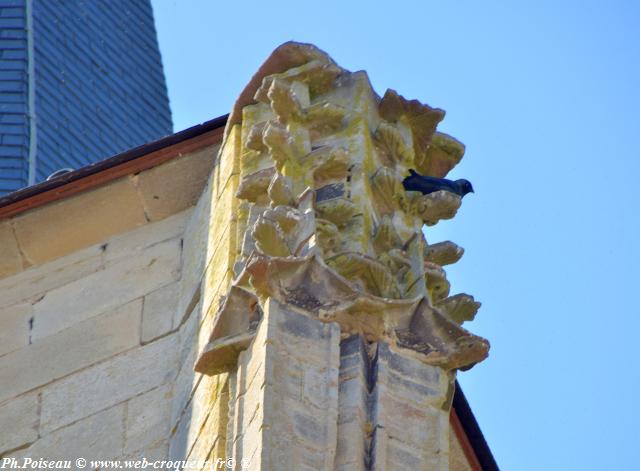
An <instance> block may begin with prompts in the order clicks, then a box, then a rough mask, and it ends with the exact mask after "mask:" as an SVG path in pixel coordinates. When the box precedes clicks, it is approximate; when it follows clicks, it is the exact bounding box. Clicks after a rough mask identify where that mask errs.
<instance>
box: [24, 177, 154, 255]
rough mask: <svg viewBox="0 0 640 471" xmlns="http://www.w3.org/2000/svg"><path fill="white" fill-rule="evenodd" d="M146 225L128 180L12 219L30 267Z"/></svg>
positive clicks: (134, 192) (142, 212)
mask: <svg viewBox="0 0 640 471" xmlns="http://www.w3.org/2000/svg"><path fill="white" fill-rule="evenodd" d="M146 222H147V219H146V218H145V215H144V208H143V206H142V202H141V201H140V197H139V196H138V193H137V190H136V188H135V187H134V185H133V182H132V181H131V179H130V178H129V177H125V178H120V179H118V180H116V181H115V182H113V183H109V184H107V185H104V186H101V187H99V188H97V189H95V190H91V191H86V192H84V193H80V194H77V195H74V196H70V197H68V198H65V199H63V200H60V201H58V202H54V203H51V204H48V205H46V206H43V207H41V208H37V209H34V210H32V211H27V212H26V213H22V214H20V215H18V216H16V217H15V218H13V224H14V227H15V233H16V237H17V239H18V243H19V244H20V248H21V249H22V252H23V254H24V255H25V257H26V259H27V260H28V261H29V263H31V264H39V263H43V262H46V261H49V260H53V259H55V258H58V257H61V256H63V255H65V254H68V253H70V252H73V251H75V250H78V249H81V248H84V247H88V246H90V245H94V244H97V243H99V242H101V241H103V240H106V239H108V238H109V237H110V236H112V235H115V234H119V233H121V232H125V231H127V230H129V229H132V228H134V227H137V226H140V225H142V224H146ZM78 228H82V230H78Z"/></svg>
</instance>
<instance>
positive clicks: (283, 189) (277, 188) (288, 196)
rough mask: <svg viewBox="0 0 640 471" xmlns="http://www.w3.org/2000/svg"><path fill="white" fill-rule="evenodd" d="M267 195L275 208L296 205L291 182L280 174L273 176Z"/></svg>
mask: <svg viewBox="0 0 640 471" xmlns="http://www.w3.org/2000/svg"><path fill="white" fill-rule="evenodd" d="M267 193H268V194H269V199H270V200H271V204H272V205H273V206H278V205H285V206H293V204H294V198H293V189H292V185H291V180H290V179H289V178H287V177H285V176H284V175H282V174H280V173H277V172H276V173H275V175H273V178H272V179H271V182H270V183H269V187H268V188H267Z"/></svg>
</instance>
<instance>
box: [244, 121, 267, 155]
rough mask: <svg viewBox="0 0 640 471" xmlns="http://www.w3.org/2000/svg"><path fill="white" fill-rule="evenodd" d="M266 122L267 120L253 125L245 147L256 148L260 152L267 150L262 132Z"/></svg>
mask: <svg viewBox="0 0 640 471" xmlns="http://www.w3.org/2000/svg"><path fill="white" fill-rule="evenodd" d="M266 124H267V123H266V122H262V123H257V124H254V125H253V126H251V129H250V130H249V133H248V134H247V139H246V142H245V147H246V148H247V149H251V150H255V151H258V152H262V151H263V150H265V145H264V142H262V133H263V131H264V127H265V125H266Z"/></svg>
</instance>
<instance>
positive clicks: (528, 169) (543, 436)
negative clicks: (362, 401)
mask: <svg viewBox="0 0 640 471" xmlns="http://www.w3.org/2000/svg"><path fill="white" fill-rule="evenodd" d="M153 5H154V9H155V15H156V24H157V28H158V34H159V40H160V48H161V52H162V54H163V60H164V64H165V70H166V76H167V81H168V86H169V96H170V99H171V106H172V109H173V119H174V123H175V130H176V131H178V130H181V129H184V128H187V127H189V126H192V125H194V124H197V123H200V122H202V121H206V120H209V119H211V118H214V117H216V116H219V115H222V114H225V113H227V112H228V111H229V110H230V109H231V106H232V104H233V102H234V100H235V98H236V96H237V94H238V93H239V92H240V90H241V89H242V87H243V86H244V85H245V83H246V82H247V81H248V80H249V78H250V77H251V75H252V74H253V72H254V71H255V70H256V69H257V68H258V66H259V65H260V64H261V63H262V62H263V61H264V59H265V58H266V57H267V56H268V55H269V53H270V52H271V50H273V49H274V48H275V47H277V46H278V45H279V44H280V43H282V42H284V41H287V40H291V39H293V40H297V41H303V42H312V43H314V44H316V45H317V46H319V47H320V48H322V49H324V50H325V51H327V52H328V53H329V54H330V55H331V56H332V57H333V58H334V59H335V60H336V61H337V62H338V63H339V64H340V65H342V66H343V67H345V68H347V69H349V70H358V69H365V70H367V71H368V73H369V76H370V78H371V81H372V83H373V85H374V87H375V88H376V90H377V91H378V93H379V94H382V93H384V91H385V89H387V88H393V89H396V90H397V91H398V92H399V93H401V94H402V95H404V96H406V97H407V98H417V99H419V100H421V101H423V102H425V103H428V104H429V105H431V106H436V107H440V108H443V109H445V110H446V111H447V117H446V118H445V120H444V122H443V123H442V124H441V125H440V128H439V129H440V130H442V131H444V132H447V133H449V134H451V135H453V136H455V137H457V138H458V139H460V140H461V141H462V142H464V143H465V144H466V146H467V153H466V157H465V159H464V160H463V162H462V163H461V164H460V165H459V166H458V167H457V168H456V169H454V170H453V171H452V173H451V176H452V177H453V178H461V177H465V178H468V179H469V180H471V181H472V182H473V185H474V187H475V189H476V193H475V194H473V195H469V196H467V197H466V198H465V201H464V204H463V206H462V209H461V210H460V211H459V212H458V215H457V217H456V219H454V220H452V221H446V222H442V223H440V224H439V225H438V226H437V227H435V228H430V229H428V231H427V233H426V234H427V239H428V240H429V242H432V243H433V242H437V241H439V240H453V241H455V242H457V243H458V244H460V245H462V246H463V247H465V249H466V254H465V256H464V257H463V259H462V260H461V261H460V262H459V263H458V264H457V265H454V266H453V267H449V269H448V270H447V271H448V273H449V278H450V280H451V282H452V293H455V292H460V291H462V292H467V293H470V294H473V295H474V296H475V297H476V298H477V299H478V300H480V301H482V303H483V306H482V308H481V310H480V312H479V314H478V316H477V317H476V320H475V321H474V322H472V323H470V324H468V327H469V328H470V330H471V331H473V332H475V333H478V334H480V335H483V336H484V337H486V338H488V339H489V340H490V341H491V343H492V348H491V354H490V357H489V358H488V359H487V360H486V361H485V362H484V363H482V364H480V365H477V366H476V367H475V368H473V369H472V370H471V371H468V372H465V373H461V374H459V380H460V382H461V384H462V386H463V388H464V391H465V393H466V395H467V397H468V399H469V402H470V404H471V407H472V409H473V411H474V413H475V415H476V417H477V419H478V421H479V423H480V426H481V428H482V430H483V432H484V434H485V437H486V438H487V441H488V442H489V445H490V447H491V449H492V450H493V453H494V455H495V457H496V460H497V462H498V464H499V465H500V466H501V468H502V469H504V470H536V471H539V470H586V469H589V470H591V469H593V470H616V471H617V470H637V469H640V468H639V467H640V431H639V430H640V423H639V419H640V414H639V413H638V409H639V408H640V400H639V399H640V397H639V396H640V367H639V365H638V363H639V362H640V354H639V353H638V348H639V347H638V342H639V336H638V332H639V330H640V329H639V328H640V307H639V306H640V301H639V300H638V298H636V297H635V294H634V292H636V290H638V291H640V275H639V270H640V257H639V253H640V252H639V250H638V247H637V244H638V243H640V198H639V197H638V190H637V189H638V179H639V178H640V155H639V154H640V151H639V150H638V139H639V138H640V124H639V123H640V118H639V113H640V3H638V2H633V1H631V0H629V1H627V2H624V1H616V0H612V1H603V0H601V1H590V0H580V1H560V0H556V1H544V0H539V1H520V2H514V1H510V2H507V1H505V2H496V1H477V0H474V1H470V0H458V1H455V2H454V1H439V2H434V1H416V2H408V1H404V0H394V1H386V2H379V3H375V2H361V3H360V2H349V1H344V0H343V1H321V2H307V1H303V0H298V1H296V2H281V1H277V0H273V1H269V2H252V1H242V2H240V1H233V0H231V1H213V0H208V1H204V0H199V1H197V0H153Z"/></svg>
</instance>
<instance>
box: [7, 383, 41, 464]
mask: <svg viewBox="0 0 640 471" xmlns="http://www.w3.org/2000/svg"><path fill="white" fill-rule="evenodd" d="M38 421H39V414H38V394H37V393H29V394H23V395H22V396H18V397H16V398H14V399H11V400H10V401H8V402H5V403H4V404H3V405H1V406H0V455H2V454H3V453H4V452H6V451H8V450H13V449H16V448H18V447H21V446H24V445H26V444H28V443H31V442H34V441H35V440H36V439H37V438H38Z"/></svg>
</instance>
